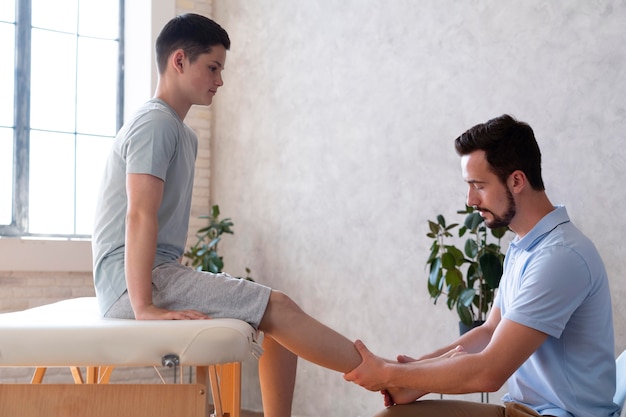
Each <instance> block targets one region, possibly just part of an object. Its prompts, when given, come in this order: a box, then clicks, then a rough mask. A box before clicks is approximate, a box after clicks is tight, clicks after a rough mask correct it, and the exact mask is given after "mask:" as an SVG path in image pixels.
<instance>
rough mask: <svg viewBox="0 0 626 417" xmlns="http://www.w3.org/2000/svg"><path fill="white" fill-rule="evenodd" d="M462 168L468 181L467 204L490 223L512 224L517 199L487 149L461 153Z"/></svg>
mask: <svg viewBox="0 0 626 417" xmlns="http://www.w3.org/2000/svg"><path fill="white" fill-rule="evenodd" d="M461 169H462V172H463V179H464V180H465V182H466V183H467V185H468V191H467V205H468V206H472V207H474V208H475V209H477V210H478V211H479V212H480V215H481V216H482V217H483V218H484V219H485V224H486V225H487V227H489V228H492V229H493V228H498V227H505V226H509V224H510V223H511V221H512V220H513V218H514V217H515V214H516V206H515V199H514V198H513V194H512V193H511V191H510V190H509V189H508V187H507V186H506V184H502V182H501V181H500V179H499V178H498V176H497V175H496V174H494V173H493V172H492V171H491V170H490V169H489V162H487V158H486V157H485V152H484V151H474V152H472V153H471V154H469V155H464V156H463V157H461Z"/></svg>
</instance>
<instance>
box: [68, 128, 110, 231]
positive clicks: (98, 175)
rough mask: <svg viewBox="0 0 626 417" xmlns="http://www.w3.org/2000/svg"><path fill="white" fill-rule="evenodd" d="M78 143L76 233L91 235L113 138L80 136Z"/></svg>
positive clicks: (77, 139)
mask: <svg viewBox="0 0 626 417" xmlns="http://www.w3.org/2000/svg"><path fill="white" fill-rule="evenodd" d="M76 141H77V143H76V233H77V234H81V235H90V234H91V232H92V231H93V219H94V213H95V207H96V199H97V195H98V190H99V188H100V180H101V179H102V174H103V172H104V165H105V163H106V159H107V157H108V155H109V149H110V148H111V145H112V143H113V138H112V137H111V138H107V137H101V136H81V135H78V136H77V138H76Z"/></svg>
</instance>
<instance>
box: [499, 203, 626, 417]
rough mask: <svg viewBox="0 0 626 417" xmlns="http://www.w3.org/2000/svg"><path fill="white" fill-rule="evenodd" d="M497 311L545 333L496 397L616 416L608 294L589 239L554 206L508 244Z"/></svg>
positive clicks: (585, 416)
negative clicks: (500, 396) (541, 340)
mask: <svg viewBox="0 0 626 417" xmlns="http://www.w3.org/2000/svg"><path fill="white" fill-rule="evenodd" d="M504 271H505V272H504V275H503V276H502V280H501V282H500V289H499V291H498V294H497V296H496V300H495V303H496V304H495V305H497V306H498V307H499V308H500V310H501V314H502V317H503V318H506V319H508V320H511V321H514V322H516V323H519V324H522V325H524V326H528V327H531V328H533V329H536V330H539V331H541V332H544V333H546V334H548V338H547V340H546V341H545V342H544V343H543V344H542V345H541V347H539V349H538V350H537V351H536V352H535V353H533V354H532V356H531V357H530V358H529V359H528V360H527V361H526V362H524V364H523V365H522V366H521V367H520V368H519V369H518V370H517V371H516V372H515V373H514V374H513V375H512V376H511V378H510V379H509V381H508V387H509V392H508V394H506V395H505V397H504V398H503V401H505V402H509V401H515V402H519V403H523V404H525V405H527V406H529V407H531V408H533V409H534V410H536V411H537V412H538V413H540V414H545V415H552V416H557V417H561V416H563V417H565V416H575V417H608V416H617V415H618V413H619V407H618V406H617V405H615V404H614V403H613V395H614V393H615V353H614V343H613V317H612V310H611V295H610V292H609V283H608V278H607V274H606V270H605V268H604V264H603V262H602V259H601V258H600V255H599V254H598V252H597V250H596V248H595V246H594V245H593V243H592V242H591V241H590V240H589V239H588V238H587V237H586V236H584V235H583V234H582V233H581V232H580V230H578V229H577V228H576V226H574V225H573V224H572V223H571V222H570V219H569V216H568V215H567V211H566V209H565V207H562V206H560V207H556V208H555V210H554V211H552V212H551V213H549V214H548V215H547V216H545V217H544V218H543V219H541V221H540V222H539V223H537V225H535V227H534V228H533V229H532V230H531V231H530V232H529V233H528V234H527V235H526V236H524V237H523V238H521V239H519V238H517V237H516V238H515V239H514V240H513V241H512V242H511V244H510V246H509V249H508V251H507V254H506V258H505V266H504Z"/></svg>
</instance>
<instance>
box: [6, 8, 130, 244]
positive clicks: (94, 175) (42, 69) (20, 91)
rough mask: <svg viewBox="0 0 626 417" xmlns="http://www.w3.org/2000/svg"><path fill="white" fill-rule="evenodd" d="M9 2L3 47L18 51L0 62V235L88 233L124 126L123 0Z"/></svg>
mask: <svg viewBox="0 0 626 417" xmlns="http://www.w3.org/2000/svg"><path fill="white" fill-rule="evenodd" d="M11 3H13V1H12V0H9V1H6V0H4V1H3V8H2V9H1V10H0V54H2V55H1V56H3V57H5V59H6V58H7V57H9V58H10V57H15V58H14V60H13V64H14V65H13V66H11V65H2V66H0V90H1V91H2V92H3V94H1V95H0V235H4V236H78V237H86V236H89V235H90V234H91V228H92V223H93V221H92V220H93V212H94V205H95V199H96V193H97V191H98V187H99V182H100V177H101V174H102V170H103V167H104V162H105V158H106V155H107V153H108V149H109V147H110V145H111V142H112V141H113V138H114V136H115V133H116V131H117V130H118V129H119V127H120V126H121V123H122V114H123V105H122V102H123V101H122V99H123V97H122V91H123V71H122V68H123V65H122V60H123V53H122V51H123V39H122V32H123V30H122V29H123V25H122V24H121V22H122V21H123V10H124V7H123V0H109V1H97V0H55V1H50V0H15V3H14V4H11ZM5 4H6V6H8V7H5ZM7 64H8V63H7Z"/></svg>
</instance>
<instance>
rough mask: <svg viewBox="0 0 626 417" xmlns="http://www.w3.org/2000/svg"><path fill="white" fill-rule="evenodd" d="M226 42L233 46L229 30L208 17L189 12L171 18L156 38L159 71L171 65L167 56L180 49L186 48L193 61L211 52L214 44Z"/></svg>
mask: <svg viewBox="0 0 626 417" xmlns="http://www.w3.org/2000/svg"><path fill="white" fill-rule="evenodd" d="M215 45H222V46H224V48H225V49H226V50H228V49H230V38H229V37H228V33H226V31H225V30H224V29H223V28H222V27H221V26H220V25H218V24H217V23H216V22H214V21H213V20H211V19H209V18H208V17H205V16H201V15H199V14H195V13H186V14H182V15H179V16H176V17H175V18H173V19H172V20H170V21H169V22H168V23H167V24H166V25H165V27H163V29H162V30H161V33H160V34H159V36H158V37H157V40H156V60H157V68H158V70H159V74H162V73H163V72H164V71H165V68H166V67H167V59H168V58H169V56H170V55H171V54H172V52H174V51H175V50H177V49H183V50H184V51H185V54H186V55H187V58H189V61H190V62H194V61H195V60H196V59H197V58H198V56H199V55H201V54H204V53H209V52H211V47H213V46H215Z"/></svg>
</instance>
